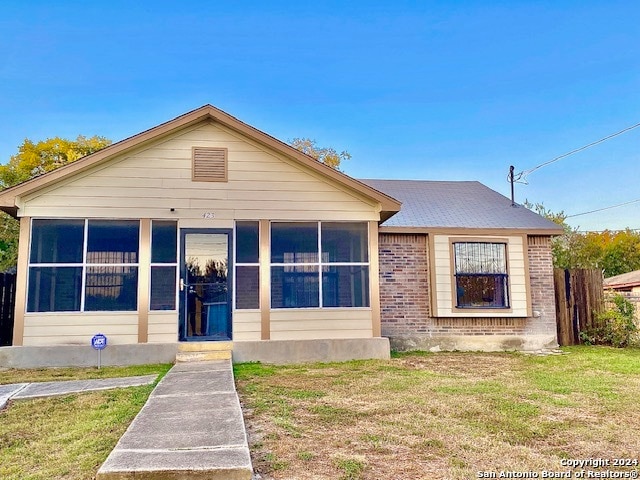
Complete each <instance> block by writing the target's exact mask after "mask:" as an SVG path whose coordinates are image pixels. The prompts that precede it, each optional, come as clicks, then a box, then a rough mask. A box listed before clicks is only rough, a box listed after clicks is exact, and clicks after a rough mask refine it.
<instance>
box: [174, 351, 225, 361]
mask: <svg viewBox="0 0 640 480" xmlns="http://www.w3.org/2000/svg"><path fill="white" fill-rule="evenodd" d="M229 359H231V350H207V351H202V352H178V353H177V354H176V363H184V362H206V361H208V360H229Z"/></svg>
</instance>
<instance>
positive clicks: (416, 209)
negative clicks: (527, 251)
mask: <svg viewBox="0 0 640 480" xmlns="http://www.w3.org/2000/svg"><path fill="white" fill-rule="evenodd" d="M360 181H361V182H363V183H366V184H367V185H369V186H371V187H373V188H375V189H376V190H380V191H381V192H384V193H386V194H387V195H391V196H392V197H394V198H397V199H398V200H400V201H401V202H402V210H401V211H400V212H399V213H398V214H396V215H395V216H393V217H392V218H390V219H388V220H386V221H385V222H384V223H383V224H382V225H383V226H384V227H400V228H443V229H514V230H526V231H532V233H538V234H541V235H543V234H548V235H559V234H561V233H562V227H561V226H559V225H557V224H555V223H553V222H552V221H550V220H547V219H546V218H544V217H542V216H540V215H538V214H537V213H534V212H532V211H531V210H529V209H528V208H525V207H523V206H521V205H516V206H515V207H512V206H511V200H509V199H508V198H507V197H505V196H503V195H500V194H499V193H498V192H496V191H494V190H491V189H490V188H489V187H486V186H485V185H483V184H481V183H480V182H439V181H423V180H370V179H367V180H360Z"/></svg>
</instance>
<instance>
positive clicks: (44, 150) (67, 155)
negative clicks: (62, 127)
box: [0, 135, 111, 188]
mask: <svg viewBox="0 0 640 480" xmlns="http://www.w3.org/2000/svg"><path fill="white" fill-rule="evenodd" d="M108 145H111V140H109V139H107V138H105V137H98V136H93V137H90V138H87V137H84V136H82V135H79V136H78V138H76V139H75V140H68V139H66V138H61V137H53V138H47V139H46V140H41V141H39V142H37V143H36V142H32V141H31V140H29V139H28V138H27V139H25V140H24V142H23V143H22V145H20V146H19V147H18V153H17V154H16V155H12V156H11V158H10V159H9V163H7V164H6V165H0V187H1V188H7V187H11V186H13V185H17V184H18V183H22V182H24V181H26V180H29V179H30V178H33V177H36V176H38V175H42V174H43V173H46V172H49V171H51V170H55V169H56V168H58V167H61V166H63V165H66V164H67V163H71V162H74V161H76V160H78V159H79V158H82V157H84V156H86V155H89V154H91V153H94V152H97V151H98V150H101V149H103V148H104V147H106V146H108Z"/></svg>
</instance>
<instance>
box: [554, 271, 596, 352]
mask: <svg viewBox="0 0 640 480" xmlns="http://www.w3.org/2000/svg"><path fill="white" fill-rule="evenodd" d="M553 280H554V282H553V283H554V287H555V292H556V318H557V322H558V343H559V344H560V345H578V344H580V343H581V342H580V332H581V331H583V330H585V329H587V328H589V327H591V326H593V325H594V321H595V315H596V314H597V313H598V312H601V311H602V310H603V309H604V294H603V289H602V271H600V270H587V269H580V268H575V269H569V270H563V269H561V268H556V269H554V271H553Z"/></svg>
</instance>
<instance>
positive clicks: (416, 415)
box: [235, 347, 640, 479]
mask: <svg viewBox="0 0 640 480" xmlns="http://www.w3.org/2000/svg"><path fill="white" fill-rule="evenodd" d="M565 351H566V352H568V353H567V354H566V355H560V356H546V357H539V356H526V355H522V354H514V353H503V354H481V353H437V354H424V353H413V354H401V355H395V356H394V358H392V359H391V360H389V361H355V362H347V363H333V364H314V365H302V366H300V365H299V366H284V367H274V366H266V365H260V364H251V363H249V364H241V365H236V366H235V373H236V382H237V385H238V393H239V394H240V398H241V401H242V403H243V407H244V409H245V421H246V423H247V427H248V430H249V432H250V443H251V448H252V456H253V462H254V469H255V470H256V471H257V472H259V473H260V474H261V475H262V476H263V478H267V479H269V478H272V479H296V478H300V479H305V478H309V479H310V478H313V479H335V478H343V479H359V478H363V479H369V478H371V479H399V478H403V479H404V478H411V479H471V478H481V477H480V475H481V474H482V473H481V472H488V473H489V474H491V473H492V472H495V473H497V474H498V475H499V474H500V472H501V471H509V472H514V471H515V472H530V471H532V472H537V473H538V474H539V476H540V478H542V471H552V472H566V471H567V470H569V468H568V467H565V466H563V465H562V464H561V460H563V459H574V460H586V459H591V458H593V459H598V458H602V459H616V458H628V459H632V460H634V459H635V460H640V455H639V453H638V452H640V408H638V399H639V398H640V350H639V349H625V350H623V349H611V348H598V347H572V348H566V349H565ZM635 468H636V469H638V467H635ZM591 470H594V471H596V472H600V473H601V472H603V470H605V468H599V469H598V468H592V469H591ZM485 478H490V477H488V476H487V477H485ZM498 478H499V477H498Z"/></svg>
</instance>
